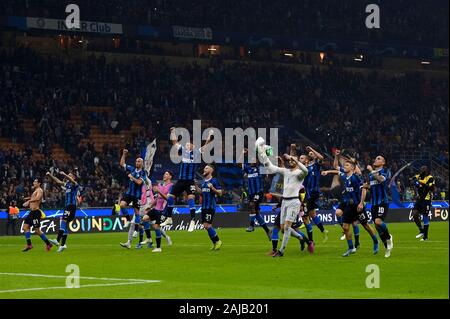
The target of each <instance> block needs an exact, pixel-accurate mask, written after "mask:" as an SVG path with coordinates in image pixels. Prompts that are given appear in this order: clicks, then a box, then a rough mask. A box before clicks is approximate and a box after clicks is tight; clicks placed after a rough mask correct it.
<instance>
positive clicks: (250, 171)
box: [241, 150, 271, 240]
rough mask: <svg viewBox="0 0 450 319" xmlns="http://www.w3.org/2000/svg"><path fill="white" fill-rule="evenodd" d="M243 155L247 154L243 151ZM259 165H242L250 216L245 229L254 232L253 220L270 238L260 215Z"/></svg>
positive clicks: (261, 191) (262, 187) (260, 178)
mask: <svg viewBox="0 0 450 319" xmlns="http://www.w3.org/2000/svg"><path fill="white" fill-rule="evenodd" d="M243 153H244V154H245V153H247V150H244V151H243ZM259 166H260V165H259V163H258V162H256V163H251V164H246V163H242V164H241V167H242V171H243V172H244V174H246V175H247V191H248V205H249V215H250V226H249V227H248V228H247V229H246V231H247V232H252V231H254V230H255V220H257V221H258V223H259V225H260V226H261V227H262V228H263V229H264V231H265V232H266V235H267V237H268V238H269V240H270V238H271V235H270V229H269V227H267V224H266V222H265V221H264V218H263V217H262V216H261V214H260V204H261V201H262V200H263V196H264V192H263V191H264V184H263V179H262V176H261V173H260V170H259Z"/></svg>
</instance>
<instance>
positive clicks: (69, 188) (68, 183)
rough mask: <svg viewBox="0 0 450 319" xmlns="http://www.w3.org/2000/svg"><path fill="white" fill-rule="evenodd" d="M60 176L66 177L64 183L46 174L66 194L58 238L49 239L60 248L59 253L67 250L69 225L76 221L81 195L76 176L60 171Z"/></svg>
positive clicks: (48, 173)
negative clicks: (79, 196)
mask: <svg viewBox="0 0 450 319" xmlns="http://www.w3.org/2000/svg"><path fill="white" fill-rule="evenodd" d="M59 174H60V175H61V176H62V177H64V179H63V180H62V181H61V180H60V179H58V178H57V177H55V176H53V175H52V174H51V173H50V172H47V174H46V175H47V176H48V177H50V179H51V180H52V181H53V182H54V183H56V184H57V185H58V186H59V187H61V188H62V189H63V190H64V192H65V194H66V197H65V208H64V214H63V216H62V217H61V221H60V224H59V232H58V237H57V238H56V239H49V240H50V242H51V243H52V244H53V245H56V246H59V248H58V250H57V252H58V253H60V252H62V251H64V250H65V249H67V246H66V240H67V236H68V234H69V223H70V222H71V221H73V220H74V219H75V215H76V212H77V201H78V195H79V185H78V183H77V181H76V176H75V174H73V173H69V174H66V173H64V172H63V171H59ZM60 244H61V246H60Z"/></svg>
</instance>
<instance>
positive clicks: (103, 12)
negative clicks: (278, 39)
mask: <svg viewBox="0 0 450 319" xmlns="http://www.w3.org/2000/svg"><path fill="white" fill-rule="evenodd" d="M73 2H74V1H71V0H70V1H69V0H64V1H61V0H41V1H30V0H2V1H1V2H0V15H22V16H39V17H48V18H63V17H65V16H66V13H65V7H66V5H68V4H70V3H73ZM75 3H76V4H78V5H79V7H80V12H81V17H82V19H83V20H87V21H105V22H117V23H124V24H150V25H153V26H171V25H184V26H190V27H212V28H213V30H226V31H229V32H246V33H252V34H255V33H256V34H264V35H289V36H301V37H310V38H317V37H319V38H326V39H334V40H336V39H343V40H361V41H378V42H387V43H390V42H395V43H404V44H413V45H424V46H436V47H448V16H447V13H448V1H446V0H432V1H420V0H397V1H390V0H376V1H369V0H367V1H360V0H323V1H315V0H302V1H269V0H246V1H232V0H193V1H182V0H127V1H123V0H77V1H75ZM371 3H374V4H377V5H379V7H380V19H381V28H380V29H368V28H367V27H366V25H365V20H366V17H367V16H368V13H366V6H367V5H368V4H371Z"/></svg>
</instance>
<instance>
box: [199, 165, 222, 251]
mask: <svg viewBox="0 0 450 319" xmlns="http://www.w3.org/2000/svg"><path fill="white" fill-rule="evenodd" d="M213 173H214V168H213V167H212V166H211V165H206V166H205V168H204V169H203V181H202V184H201V188H198V187H196V189H197V191H198V192H201V194H202V223H203V227H205V229H206V231H207V232H208V235H209V238H210V239H211V241H212V243H213V245H212V247H211V250H219V249H220V247H221V246H222V241H221V240H220V239H219V236H218V235H217V231H216V230H215V229H214V227H213V225H212V223H213V220H214V215H215V214H216V200H217V196H222V187H221V186H220V184H219V182H218V181H217V179H215V178H214V177H213V176H212V174H213Z"/></svg>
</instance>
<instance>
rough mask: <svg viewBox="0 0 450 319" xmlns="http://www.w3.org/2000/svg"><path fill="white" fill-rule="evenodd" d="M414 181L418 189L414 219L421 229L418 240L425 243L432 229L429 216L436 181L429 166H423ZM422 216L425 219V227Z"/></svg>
mask: <svg viewBox="0 0 450 319" xmlns="http://www.w3.org/2000/svg"><path fill="white" fill-rule="evenodd" d="M412 181H413V183H414V186H415V187H416V189H417V195H416V202H415V203H414V208H413V219H414V222H415V223H416V225H417V228H419V234H418V235H417V236H416V238H421V239H420V240H421V241H425V240H428V229H429V227H430V219H429V217H428V215H429V214H430V212H431V200H432V199H433V192H434V190H435V180H434V177H433V176H432V175H431V173H430V170H429V168H428V166H422V167H421V168H420V172H419V174H417V175H415V176H414V177H413V178H412ZM420 215H422V218H423V226H422V222H421V220H420Z"/></svg>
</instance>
